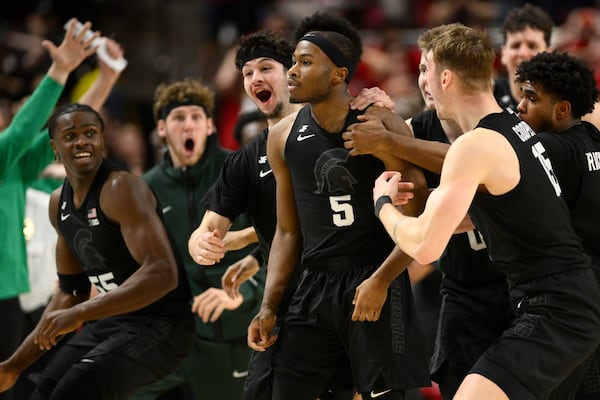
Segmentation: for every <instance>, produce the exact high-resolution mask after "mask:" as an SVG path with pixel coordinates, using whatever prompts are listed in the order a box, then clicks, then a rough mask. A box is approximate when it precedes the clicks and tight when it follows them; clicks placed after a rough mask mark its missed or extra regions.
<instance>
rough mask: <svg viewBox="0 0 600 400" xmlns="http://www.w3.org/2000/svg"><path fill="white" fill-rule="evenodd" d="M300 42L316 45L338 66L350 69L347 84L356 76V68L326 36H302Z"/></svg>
mask: <svg viewBox="0 0 600 400" xmlns="http://www.w3.org/2000/svg"><path fill="white" fill-rule="evenodd" d="M300 40H307V41H309V42H311V43H314V44H316V45H317V46H319V48H320V49H321V50H322V51H323V53H325V55H326V56H327V57H329V59H330V60H331V61H332V62H333V63H334V64H335V65H336V66H338V67H346V68H348V76H347V77H346V82H349V81H350V79H351V78H352V75H354V71H355V70H356V66H352V65H350V62H349V61H348V59H347V58H346V56H345V55H344V53H342V52H341V51H340V49H339V48H338V47H337V46H336V45H335V44H334V43H333V42H332V41H331V40H329V39H327V38H326V37H325V36H321V35H318V34H316V33H307V34H306V35H304V36H302V37H301V38H300ZM300 40H299V41H300Z"/></svg>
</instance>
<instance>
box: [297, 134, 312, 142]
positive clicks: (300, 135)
mask: <svg viewBox="0 0 600 400" xmlns="http://www.w3.org/2000/svg"><path fill="white" fill-rule="evenodd" d="M313 136H315V134H314V133H311V134H310V135H306V136H302V134H299V135H298V136H297V137H296V140H297V141H299V142H301V141H303V140H306V139H310V138H311V137H313Z"/></svg>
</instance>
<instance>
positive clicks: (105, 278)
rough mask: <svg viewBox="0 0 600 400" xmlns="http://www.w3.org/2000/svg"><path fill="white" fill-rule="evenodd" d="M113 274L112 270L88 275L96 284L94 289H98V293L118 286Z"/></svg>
mask: <svg viewBox="0 0 600 400" xmlns="http://www.w3.org/2000/svg"><path fill="white" fill-rule="evenodd" d="M114 280H115V276H114V275H113V273H112V272H107V273H105V274H100V275H96V276H90V282H92V283H93V284H94V285H96V289H98V293H106V292H110V291H111V290H113V289H116V288H118V287H119V285H117V284H116V283H115V282H114Z"/></svg>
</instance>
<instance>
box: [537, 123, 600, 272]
mask: <svg viewBox="0 0 600 400" xmlns="http://www.w3.org/2000/svg"><path fill="white" fill-rule="evenodd" d="M538 137H539V138H540V140H541V141H542V143H543V144H544V147H545V148H546V151H547V152H548V155H549V157H550V159H551V160H552V166H553V167H554V171H555V172H556V176H557V178H558V181H559V182H560V185H561V187H562V189H563V197H564V198H565V200H566V202H567V205H568V206H569V209H570V210H571V221H572V223H573V226H574V228H575V233H577V235H579V238H580V239H581V241H582V243H583V248H584V249H585V251H586V253H587V254H588V255H590V256H591V257H592V264H593V267H594V270H595V273H596V276H597V277H598V279H599V280H600V213H598V207H600V131H598V129H597V128H596V127H595V126H594V125H592V124H590V123H589V122H585V121H583V122H582V123H581V124H578V125H574V126H572V127H571V128H569V129H568V130H566V131H564V132H561V133H560V134H552V133H540V134H539V135H538Z"/></svg>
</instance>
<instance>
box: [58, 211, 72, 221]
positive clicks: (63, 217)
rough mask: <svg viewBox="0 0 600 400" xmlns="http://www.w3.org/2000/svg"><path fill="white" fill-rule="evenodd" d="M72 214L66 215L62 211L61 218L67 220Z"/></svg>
mask: <svg viewBox="0 0 600 400" xmlns="http://www.w3.org/2000/svg"><path fill="white" fill-rule="evenodd" d="M70 216H71V214H67V215H64V214H62V213H61V214H60V220H61V221H65V220H66V219H67V218H69V217H70Z"/></svg>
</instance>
